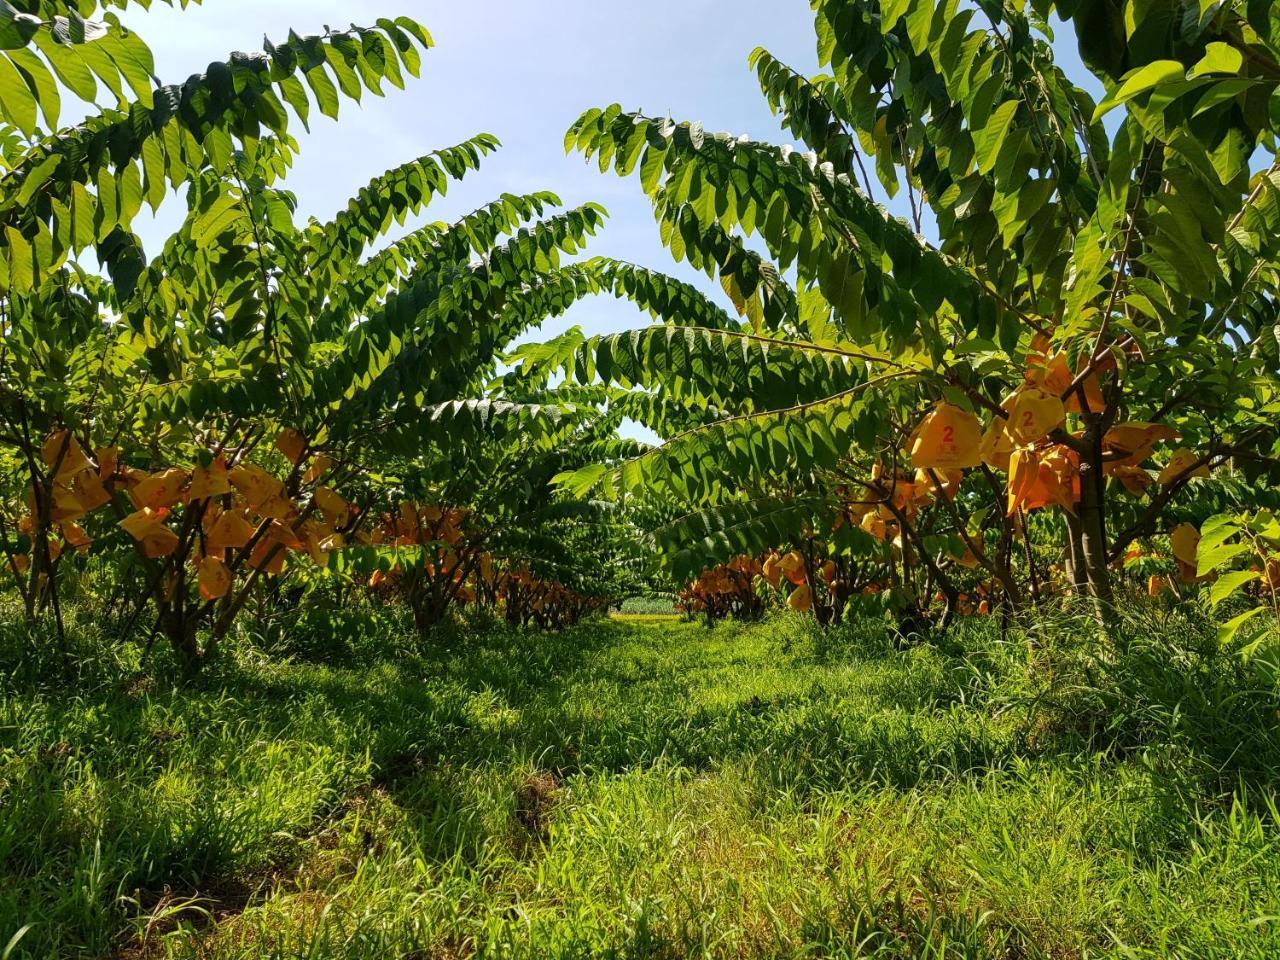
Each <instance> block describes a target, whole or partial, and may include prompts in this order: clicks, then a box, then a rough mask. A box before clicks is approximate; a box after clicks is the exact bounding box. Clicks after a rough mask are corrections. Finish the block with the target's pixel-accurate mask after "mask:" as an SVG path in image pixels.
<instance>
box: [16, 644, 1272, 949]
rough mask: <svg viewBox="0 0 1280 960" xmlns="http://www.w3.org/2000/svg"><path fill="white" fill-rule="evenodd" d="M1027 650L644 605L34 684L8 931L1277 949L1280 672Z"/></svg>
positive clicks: (1169, 652) (150, 939)
mask: <svg viewBox="0 0 1280 960" xmlns="http://www.w3.org/2000/svg"><path fill="white" fill-rule="evenodd" d="M366 627H367V628H368V629H370V630H373V631H374V632H376V631H377V630H384V631H388V632H389V631H390V630H391V629H392V627H391V625H387V624H384V625H376V624H375V625H374V626H372V627H371V626H369V625H367V624H366ZM1033 634H1034V635H1033V636H1029V635H1026V634H1022V633H1017V632H1011V633H1010V634H1009V635H1008V636H1007V637H1005V638H1001V637H1000V636H999V635H998V633H996V631H995V629H994V625H993V624H986V625H976V624H975V625H973V626H972V627H968V628H967V630H966V631H962V632H961V634H960V636H959V637H958V638H957V639H956V640H955V641H953V642H952V643H950V644H948V645H947V647H946V649H938V648H935V647H933V646H912V647H906V648H900V647H899V645H898V644H897V643H895V642H894V641H893V640H892V639H891V638H890V637H889V634H888V632H887V631H886V630H885V629H884V628H883V626H882V625H880V624H863V625H859V626H857V627H852V628H846V629H844V630H842V631H837V632H834V633H830V634H827V635H822V634H819V633H817V632H815V631H813V630H812V629H811V628H810V627H809V626H807V625H806V624H805V623H804V622H802V621H800V620H792V619H778V620H771V621H769V622H765V623H762V624H756V625H750V626H742V625H734V624H722V625H720V626H717V627H715V628H714V629H710V630H708V629H706V628H704V627H703V626H701V625H699V624H689V623H684V622H681V621H678V620H677V621H672V620H670V619H665V620H661V621H642V620H629V621H621V622H620V621H618V620H616V619H615V620H603V621H598V622H595V623H592V624H590V625H587V626H584V627H582V628H579V629H576V630H573V631H569V632H566V633H563V634H559V635H554V636H521V635H518V634H515V633H511V632H508V631H504V630H499V629H493V628H490V629H486V630H483V631H479V632H472V633H465V632H464V633H461V634H459V635H457V636H454V637H452V638H451V640H450V644H449V646H448V647H433V648H429V649H422V650H417V651H415V652H413V653H406V652H404V650H403V649H401V648H402V647H404V646H405V644H403V643H402V642H401V640H400V638H395V637H390V636H389V637H388V642H387V644H386V650H387V651H389V652H388V653H387V654H386V655H385V656H374V655H372V654H371V653H369V650H368V648H366V649H365V650H364V652H363V653H362V657H363V659H358V662H352V663H348V664H347V665H344V666H342V667H335V666H325V665H317V664H315V663H309V662H306V661H305V660H303V659H301V658H295V659H294V661H293V662H288V663H282V662H279V661H278V660H273V659H267V658H265V657H263V656H261V655H259V654H257V653H255V652H254V651H252V650H251V649H249V648H247V647H246V648H241V649H240V650H238V651H237V656H236V657H235V658H234V660H231V661H229V662H227V663H226V664H224V665H223V667H222V669H221V670H219V671H218V672H216V673H213V674H211V675H210V676H208V677H206V678H204V679H202V680H201V681H200V682H199V683H198V684H197V685H196V686H194V687H178V686H171V685H166V684H165V683H164V682H162V681H160V680H153V681H150V682H137V681H134V682H127V683H122V682H115V681H111V680H100V681H98V682H92V683H91V682H82V683H81V684H79V689H69V688H68V686H67V684H66V682H65V680H63V679H61V678H57V679H55V678H53V677H50V678H47V679H46V680H43V681H42V680H40V679H38V678H37V679H32V678H31V677H30V676H29V675H28V674H14V675H13V677H11V679H10V681H9V684H8V688H7V689H6V691H5V697H4V699H3V703H2V705H0V711H2V713H0V728H2V729H0V749H2V750H3V753H2V754H0V758H2V763H3V767H2V769H0V790H2V791H3V792H2V793H0V946H2V945H3V943H5V942H7V941H9V939H10V938H11V937H14V936H16V935H18V934H19V933H20V932H21V931H24V930H25V933H21V935H20V936H18V938H17V940H16V941H14V943H13V945H12V949H11V950H10V953H9V956H11V957H50V956H57V957H111V956H117V957H135V958H141V957H190V958H232V957H235V958H246V960H247V958H250V957H253V958H257V957H280V958H285V957H319V958H327V957H333V958H337V957H367V958H371V960H372V958H385V957H436V956H440V957H464V956H503V957H547V956H551V957H556V956H563V957H581V956H597V955H598V956H619V957H623V956H636V957H641V956H644V957H694V956H714V957H720V956H726V957H761V958H764V957H780V956H796V957H798V956H815V955H816V956H850V957H852V956H885V957H916V956H935V957H975V958H978V957H981V958H986V957H1029V956H1030V957H1086V956H1088V957H1095V956H1115V957H1134V956H1136V957H1163V956H1185V957H1224V958H1226V957H1241V956H1243V957H1268V956H1276V955H1280V932H1278V931H1277V927H1276V922H1275V921H1273V920H1272V919H1270V918H1271V917H1274V916H1277V915H1280V893H1277V891H1280V848H1278V847H1277V837H1278V834H1277V830H1276V819H1277V818H1276V810H1275V806H1274V800H1273V796H1272V793H1271V790H1270V784H1271V782H1272V775H1273V773H1274V771H1275V769H1276V767H1277V765H1278V764H1277V761H1280V743H1277V739H1276V735H1275V725H1276V718H1275V712H1274V711H1275V701H1276V690H1275V684H1274V681H1273V680H1272V679H1270V678H1271V677H1272V674H1271V673H1270V672H1269V669H1268V668H1267V666H1266V664H1265V663H1260V664H1257V665H1255V666H1253V667H1244V666H1242V665H1241V664H1240V662H1239V661H1238V660H1237V659H1234V658H1232V657H1231V656H1230V654H1229V652H1222V651H1217V652H1215V651H1214V649H1211V648H1210V646H1209V645H1208V644H1207V643H1201V642H1200V639H1199V633H1198V632H1197V630H1196V628H1194V626H1185V625H1183V626H1178V625H1166V631H1165V633H1164V635H1163V636H1162V637H1161V638H1160V643H1161V644H1162V645H1163V646H1162V647H1155V646H1153V645H1151V644H1148V645H1147V646H1146V647H1143V646H1141V645H1139V644H1138V641H1137V639H1135V640H1134V643H1133V644H1132V645H1128V646H1127V647H1126V652H1125V653H1124V654H1123V655H1117V654H1115V653H1114V651H1113V652H1110V653H1107V654H1106V655H1105V656H1104V655H1099V654H1097V653H1096V652H1095V651H1090V650H1089V649H1087V644H1082V642H1081V641H1080V640H1079V637H1078V631H1074V630H1073V629H1072V628H1071V625H1070V624H1064V625H1062V626H1061V628H1060V629H1058V630H1057V632H1054V630H1052V629H1049V628H1048V627H1044V626H1041V627H1039V628H1037V630H1036V631H1033ZM1149 635H1150V630H1149V629H1144V630H1136V629H1135V638H1137V637H1139V636H1149ZM392 651H394V652H392ZM1268 724H1270V726H1269V727H1268Z"/></svg>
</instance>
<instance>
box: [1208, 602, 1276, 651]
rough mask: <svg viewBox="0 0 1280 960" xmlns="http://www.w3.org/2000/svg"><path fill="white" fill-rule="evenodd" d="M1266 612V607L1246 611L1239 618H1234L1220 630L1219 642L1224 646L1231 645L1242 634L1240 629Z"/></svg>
mask: <svg viewBox="0 0 1280 960" xmlns="http://www.w3.org/2000/svg"><path fill="white" fill-rule="evenodd" d="M1264 610H1265V608H1264V607H1254V608H1253V609H1252V610H1246V611H1245V612H1244V613H1242V614H1240V615H1239V616H1238V617H1232V618H1231V619H1230V620H1228V621H1227V622H1226V623H1224V624H1223V625H1222V626H1220V627H1219V628H1218V642H1219V643H1222V644H1227V643H1231V641H1232V640H1234V639H1235V637H1236V634H1237V633H1239V632H1240V628H1241V627H1243V626H1244V625H1245V624H1247V623H1249V621H1251V620H1253V619H1254V618H1255V617H1257V616H1258V614H1260V613H1262V612H1264Z"/></svg>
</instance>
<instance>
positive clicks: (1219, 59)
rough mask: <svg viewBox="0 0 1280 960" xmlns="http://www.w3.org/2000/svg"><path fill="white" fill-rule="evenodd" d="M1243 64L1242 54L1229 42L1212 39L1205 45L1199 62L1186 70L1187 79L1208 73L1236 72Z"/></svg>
mask: <svg viewBox="0 0 1280 960" xmlns="http://www.w3.org/2000/svg"><path fill="white" fill-rule="evenodd" d="M1243 66H1244V55H1243V54H1242V53H1241V52H1240V51H1239V50H1237V49H1236V48H1235V47H1233V46H1231V45H1230V44H1226V43H1222V42H1221V41H1214V42H1213V43H1211V44H1209V45H1208V46H1207V47H1205V51H1204V56H1203V57H1201V58H1200V62H1199V63H1197V64H1196V65H1195V66H1194V67H1192V68H1191V69H1190V70H1188V71H1187V79H1188V80H1194V79H1195V78H1196V77H1202V76H1204V75H1205V74H1209V73H1231V74H1236V73H1239V72H1240V69H1241V68H1242V67H1243Z"/></svg>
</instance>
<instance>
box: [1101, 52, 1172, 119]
mask: <svg viewBox="0 0 1280 960" xmlns="http://www.w3.org/2000/svg"><path fill="white" fill-rule="evenodd" d="M1185 78H1186V73H1185V68H1184V67H1183V66H1182V64H1181V63H1179V62H1178V61H1177V60H1156V61H1154V62H1152V63H1148V64H1147V65H1146V66H1145V67H1139V68H1138V69H1137V70H1131V71H1130V72H1129V73H1128V74H1126V75H1125V79H1124V82H1123V83H1121V84H1120V86H1119V87H1118V88H1117V89H1116V91H1115V92H1114V93H1113V94H1111V95H1110V96H1109V97H1107V98H1106V99H1104V100H1103V101H1102V102H1101V103H1100V104H1098V108H1097V109H1096V110H1094V111H1093V120H1092V122H1093V123H1097V122H1098V121H1099V120H1101V119H1102V118H1103V117H1105V116H1106V115H1107V114H1108V113H1110V112H1111V111H1112V110H1113V109H1115V108H1116V107H1118V106H1120V104H1122V103H1126V102H1128V101H1129V100H1132V99H1133V98H1134V97H1136V96H1139V95H1140V94H1143V93H1147V92H1148V91H1150V90H1153V89H1155V88H1156V87H1158V86H1159V85H1160V84H1162V83H1169V82H1170V81H1173V80H1183V79H1185Z"/></svg>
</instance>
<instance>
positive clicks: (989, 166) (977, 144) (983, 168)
mask: <svg viewBox="0 0 1280 960" xmlns="http://www.w3.org/2000/svg"><path fill="white" fill-rule="evenodd" d="M1017 112H1018V101H1017V100H1006V101H1005V102H1004V103H1002V104H1000V106H998V107H996V108H995V110H994V111H992V113H991V118H990V119H989V120H988V121H987V123H986V126H984V127H983V128H982V129H981V130H976V131H974V133H973V155H974V160H975V161H976V162H977V165H978V172H979V173H980V174H982V175H983V176H986V175H987V174H988V173H990V172H991V171H992V170H993V169H995V165H996V160H997V158H998V157H999V156H1000V148H1001V147H1003V146H1004V141H1005V137H1007V136H1008V135H1009V125H1010V124H1011V123H1013V115H1014V114H1015V113H1017Z"/></svg>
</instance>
